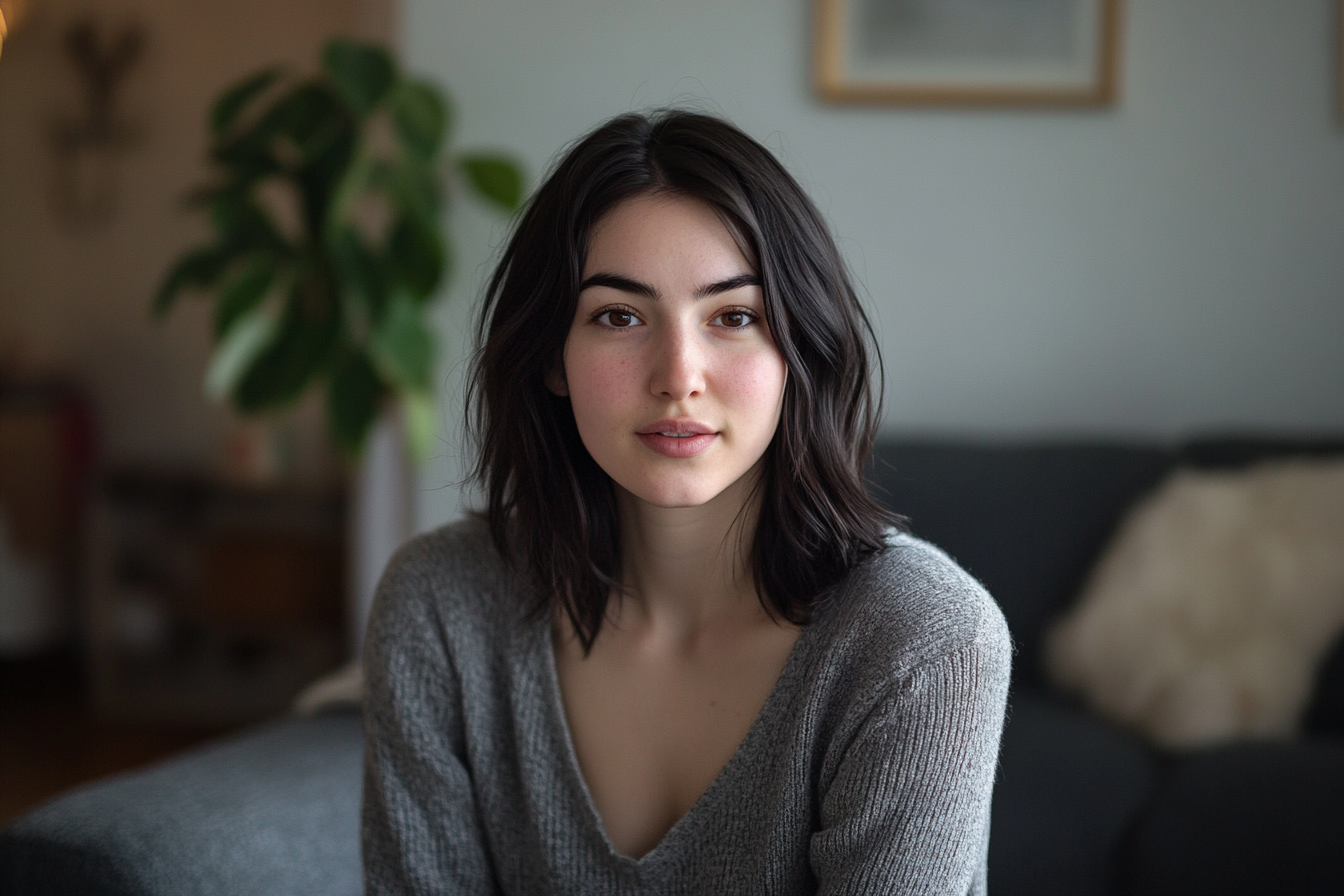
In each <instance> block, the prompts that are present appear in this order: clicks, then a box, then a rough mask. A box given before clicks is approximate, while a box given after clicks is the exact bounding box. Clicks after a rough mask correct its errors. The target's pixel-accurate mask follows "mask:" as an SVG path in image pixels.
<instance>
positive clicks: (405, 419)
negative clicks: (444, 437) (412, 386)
mask: <svg viewBox="0 0 1344 896" xmlns="http://www.w3.org/2000/svg"><path fill="white" fill-rule="evenodd" d="M401 413H402V425H403V428H404V432H405V433H406V447H407V448H409V449H410V451H411V457H413V458H414V459H415V460H416V461H424V460H425V459H426V458H428V457H429V452H430V450H432V449H433V447H434V439H435V437H436V436H437V435H438V433H439V415H438V409H437V408H436V407H435V404H434V396H433V395H432V394H428V393H424V392H412V393H410V394H408V395H403V396H402V405H401Z"/></svg>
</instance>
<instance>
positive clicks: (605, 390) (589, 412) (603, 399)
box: [565, 348, 635, 429]
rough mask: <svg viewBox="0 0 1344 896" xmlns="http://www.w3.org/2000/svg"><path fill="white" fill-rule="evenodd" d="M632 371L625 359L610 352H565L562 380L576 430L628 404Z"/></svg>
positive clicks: (629, 361) (633, 378) (633, 370)
mask: <svg viewBox="0 0 1344 896" xmlns="http://www.w3.org/2000/svg"><path fill="white" fill-rule="evenodd" d="M634 368H635V365H634V364H633V362H632V361H631V360H630V359H629V358H625V357H621V356H619V355H615V354H612V353H606V352H592V351H584V350H583V349H582V348H579V349H576V350H574V351H568V350H567V351H566V352H565V381H566V385H567V386H568V387H569V400H570V404H571V406H572V407H573V408H574V414H575V417H576V419H577V422H578V424H579V427H580V429H583V428H585V423H588V422H595V421H597V420H600V419H602V418H603V417H604V416H606V415H607V414H608V413H610V412H611V411H613V410H616V408H617V407H618V406H619V405H623V404H626V403H628V401H629V395H630V393H631V391H632V386H633V384H634V380H635V369H634Z"/></svg>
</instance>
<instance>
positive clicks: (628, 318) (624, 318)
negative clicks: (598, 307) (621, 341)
mask: <svg viewBox="0 0 1344 896" xmlns="http://www.w3.org/2000/svg"><path fill="white" fill-rule="evenodd" d="M597 319H598V320H600V321H602V322H603V323H605V324H606V325H607V326H609V327H614V328H616V329H618V330H624V329H627V328H628V327H633V326H634V325H635V324H637V323H638V322H639V318H637V317H635V316H634V315H633V314H631V313H630V312H629V311H623V310H621V309H620V308H608V309H607V310H606V311H603V312H602V313H601V314H599V315H598V316H597Z"/></svg>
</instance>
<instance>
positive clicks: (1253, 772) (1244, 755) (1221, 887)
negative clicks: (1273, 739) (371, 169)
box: [1130, 739, 1344, 896]
mask: <svg viewBox="0 0 1344 896" xmlns="http://www.w3.org/2000/svg"><path fill="white" fill-rule="evenodd" d="M1340 844H1344V741H1341V740H1335V739H1321V740H1316V741H1302V742H1300V743H1296V744H1271V743H1256V744H1238V745H1235V746H1228V747H1222V748H1219V749H1216V750H1209V751H1206V752H1203V753H1199V754H1195V755H1193V756H1191V757H1189V758H1187V759H1184V760H1182V761H1181V762H1180V763H1178V764H1177V765H1176V766H1175V767H1174V768H1173V769H1172V770H1171V772H1170V774H1169V776H1168V777H1167V778H1166V780H1164V782H1163V786H1162V787H1161V788H1160V790H1159V791H1158V794H1157V795H1156V797H1155V798H1154V800H1153V802H1152V804H1151V806H1150V808H1149V811H1148V812H1147V814H1146V816H1145V819H1144V821H1143V823H1142V824H1141V826H1140V827H1139V829H1138V834H1137V836H1136V837H1135V839H1134V849H1133V855H1132V874H1133V877H1132V879H1131V881H1130V885H1131V890H1132V892H1134V893H1135V894H1145V896H1161V894H1180V896H1201V894H1221V896H1238V894H1279V893H1292V894H1294V896H1309V894H1314V893H1322V894H1324V893H1331V894H1334V893H1338V892H1340V889H1341V880H1342V877H1341V870H1340V858H1339V857H1340Z"/></svg>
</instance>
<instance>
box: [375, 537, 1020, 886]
mask: <svg viewBox="0 0 1344 896" xmlns="http://www.w3.org/2000/svg"><path fill="white" fill-rule="evenodd" d="M526 606H527V591H526V590H525V588H524V587H523V586H522V584H521V583H520V581H519V579H518V578H517V577H516V575H515V574H513V573H512V572H510V570H509V569H508V568H507V567H506V566H505V564H504V563H503V562H502V561H501V559H500V558H499V556H498V554H497V553H496V552H495V550H494V548H493V547H492V546H491V543H490V539H489V537H488V534H487V532H486V529H485V527H484V525H483V524H481V523H480V522H479V521H475V520H472V521H468V522H464V523H459V524H456V525H453V526H448V527H445V528H443V529H440V530H438V531H436V532H433V533H430V534H428V535H425V536H422V537H421V538H419V539H417V540H415V541H413V542H412V543H410V544H409V545H407V546H406V547H405V548H403V549H402V551H401V552H400V554H399V555H398V556H397V558H396V559H394V561H393V562H392V563H391V564H390V566H389V567H388V571H387V573H386V574H385V575H384V577H383V581H382V584H381V586H380V587H379V592H378V597H377V600H376V602H375V606H374V613H373V618H372V621H371V623H370V628H369V636H368V643H367V646H366V654H365V662H366V667H367V674H368V697H367V702H366V717H365V726H366V732H367V749H366V751H365V773H364V807H363V851H364V868H365V883H366V887H367V892H368V893H370V894H384V893H452V894H474V893H505V894H518V896H533V894H543V893H557V894H571V893H572V894H585V896H607V894H611V896H616V894H634V893H641V894H697V896H699V894H709V893H722V894H751V893H762V894H764V893H769V894H780V896H790V894H810V893H821V894H842V893H843V894H860V893H862V894H875V893H901V894H923V893H929V894H932V893H940V894H957V896H960V894H965V893H972V894H983V893H984V892H985V861H986V855H987V851H988V844H989V806H990V795H991V792H992V790H993V786H994V772H995V766H996V762H997V758H998V750H999V737H1000V734H1001V732H1002V728H1003V714H1004V704H1005V700H1006V698H1007V690H1008V674H1009V664H1010V654H1011V646H1010V642H1009V638H1008V630H1007V626H1006V625H1005V624H1004V621H1003V616H1002V614H1001V613H1000V612H999V610H998V607H997V606H996V605H995V603H994V602H993V600H991V598H990V597H989V595H988V594H987V593H986V592H985V590H984V589H983V588H982V587H981V586H980V585H979V584H978V583H977V582H976V581H975V580H974V579H972V578H971V577H970V576H969V575H967V574H966V573H965V572H963V571H962V570H961V569H960V568H959V567H958V566H957V565H956V564H955V563H953V562H952V561H951V560H950V559H948V557H947V556H946V555H945V554H943V553H942V552H941V551H939V550H938V549H936V548H934V547H932V546H930V545H928V544H927V543H925V542H922V541H919V540H918V539H915V538H913V537H910V536H907V535H898V534H893V535H892V536H891V537H890V538H889V544H888V547H887V549H886V550H885V551H883V552H881V553H879V554H877V555H876V556H874V557H872V558H871V559H869V560H868V561H866V562H865V563H863V564H861V565H860V566H859V567H857V568H856V569H854V570H853V571H852V572H851V573H850V574H849V576H848V577H847V578H846V579H845V581H844V582H843V583H842V584H841V585H840V586H839V588H838V589H837V590H836V591H835V593H834V594H833V596H832V598H831V599H830V600H829V601H828V602H827V603H826V604H825V605H824V607H823V608H822V609H821V610H820V611H819V612H818V613H817V614H816V615H815V617H814V619H813V621H812V622H811V623H810V624H809V625H808V626H807V627H806V628H804V630H803V632H802V634H801V636H800V637H799V639H798V641H797V643H796V645H795V646H794V648H793V652H792V653H791V654H790V655H789V658H788V660H787V662H786V663H785V666H784V670H783V672H782V673H781V674H780V678H779V681H778V682H777V684H776V685H775V689H774V691H773V692H772V693H771V694H770V696H769V697H768V698H767V699H766V702H765V705H764V707H763V708H762V710H761V713H760V715H759V716H758V717H757V718H756V720H755V722H754V723H753V724H752V727H751V729H750V731H749V732H748V733H747V736H746V739H745V740H744V741H743V742H742V744H741V745H740V746H739V747H738V749H737V751H736V753H734V754H733V756H732V758H731V759H729V761H728V764H727V765H725V766H724V768H723V770H722V771H721V772H720V773H719V775H718V777H717V778H715V779H714V781H713V782H712V783H711V784H710V786H709V788H708V789H707V790H706V791H705V792H704V794H702V795H701V797H700V799H699V800H698V801H697V802H696V803H695V804H694V805H693V806H692V807H691V809H690V811H689V812H687V814H686V815H685V816H684V817H683V818H681V819H680V820H679V821H678V822H677V823H676V824H675V825H674V826H673V827H672V829H671V830H670V831H668V833H667V835H666V836H665V837H664V838H663V840H662V842H661V843H659V844H658V846H656V847H655V848H654V849H653V850H652V851H651V852H649V853H648V854H647V855H645V856H644V857H643V858H641V859H639V860H635V859H632V858H630V857H627V856H623V855H621V854H619V853H618V852H616V850H615V849H614V848H613V847H612V845H611V843H610V841H609V840H608V839H607V836H606V834H605V832H604V830H603V828H602V823H601V820H600V817H599V816H598V814H597V811H596V809H595V808H594V806H593V802H592V799H591V797H590V796H589V793H588V789H587V787H586V785H585V784H584V781H583V778H582V775H581V773H580V771H579V766H578V761H577V759H576V758H575V754H574V748H573V745H572V742H571V740H570V737H569V729H568V726H567V724H566V721H565V715H564V709H563V704H562V702H561V698H560V688H559V684H558V682H557V679H556V673H555V659H554V654H553V650H552V643H551V632H550V624H549V621H548V620H547V619H545V618H541V619H538V618H535V617H533V618H528V617H527V615H526V614H525V610H526Z"/></svg>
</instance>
